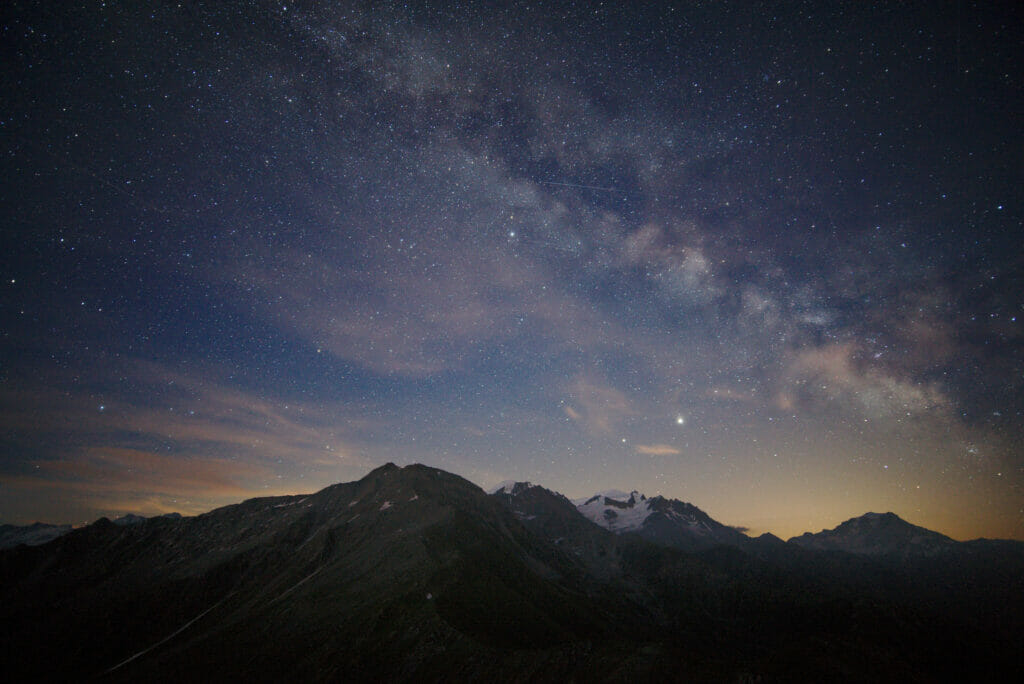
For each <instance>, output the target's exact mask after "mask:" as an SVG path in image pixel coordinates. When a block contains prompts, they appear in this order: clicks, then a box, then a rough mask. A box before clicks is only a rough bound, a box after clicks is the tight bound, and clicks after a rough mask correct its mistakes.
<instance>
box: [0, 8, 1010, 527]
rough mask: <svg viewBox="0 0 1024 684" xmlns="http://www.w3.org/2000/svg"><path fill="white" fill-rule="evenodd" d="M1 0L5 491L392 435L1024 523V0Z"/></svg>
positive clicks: (703, 500)
mask: <svg viewBox="0 0 1024 684" xmlns="http://www.w3.org/2000/svg"><path fill="white" fill-rule="evenodd" d="M439 5H447V3H431V4H428V5H426V6H422V7H420V6H417V5H415V4H414V5H412V6H404V7H402V8H390V9H376V8H371V7H370V6H369V5H361V4H358V5H357V4H355V3H328V4H325V6H323V7H319V8H315V9H311V8H309V7H306V6H304V5H301V4H296V5H295V6H292V5H290V4H288V5H287V6H286V5H285V4H278V3H263V2H251V3H212V4H211V5H209V6H201V5H193V4H192V3H183V4H182V5H175V4H173V3H146V2H138V3H117V2H107V3H99V2H96V3H89V4H86V5H82V6H71V5H70V4H68V3H61V4H60V5H59V6H58V5H50V4H47V3H25V2H13V3H5V6H4V8H3V9H2V10H0V18H2V30H3V44H4V48H3V51H4V58H3V61H2V67H0V75H2V82H0V83H2V88H3V92H4V93H6V95H5V97H4V98H2V101H0V136H2V137H0V140H2V153H3V154H2V159H0V164H2V177H3V183H2V185H0V207H2V211H0V217H2V220H3V223H4V229H3V233H2V234H3V237H2V245H0V277H2V278H3V283H2V289H0V364H2V365H0V374H2V375H0V407H2V414H0V449H2V451H0V520H2V521H4V522H15V523H27V522H31V521H32V520H35V519H43V520H46V521H51V522H75V523H81V522H85V521H89V520H92V519H95V518H96V517H98V516H100V515H118V514H123V513H126V512H134V513H140V514H147V515H151V514H154V513H159V512H165V511H171V510H175V511H181V512H183V513H197V512H201V511H204V510H208V509H209V508H212V507H214V506H216V505H221V504H225V503H229V502H234V501H237V500H240V499H242V498H245V497H249V496H258V495H262V494H278V493H289V492H306V491H312V490H315V489H317V488H320V487H322V486H325V485H327V484H330V483H333V482H337V481H342V480H352V479H356V478H358V477H360V476H361V475H363V474H364V473H365V472H366V471H367V470H369V469H370V468H371V467H373V466H375V465H378V464H381V463H384V462H386V461H394V462H397V463H400V464H405V463H412V462H423V463H427V464H430V465H433V466H436V467H440V468H443V469H446V470H450V471H453V472H456V473H459V474H462V475H463V476H465V477H467V478H469V479H471V480H473V481H475V482H477V483H479V484H481V485H482V486H488V485H492V484H496V483H497V482H499V481H501V480H505V479H508V478H513V479H518V480H531V481H534V482H538V483H540V484H543V485H545V486H547V487H549V488H551V489H555V490H558V491H561V492H563V493H565V494H567V495H569V496H583V495H586V494H589V493H592V492H594V491H597V490H601V489H607V488H611V487H617V488H619V489H626V490H629V489H639V490H641V491H645V492H647V493H648V494H651V495H653V494H655V493H661V494H663V495H665V496H669V497H674V498H679V499H683V500H686V501H690V502H693V503H695V504H696V505H698V506H700V507H702V508H703V509H705V510H706V511H708V513H710V514H711V515H712V516H713V517H715V518H716V519H718V520H721V521H722V522H725V523H728V524H733V525H737V526H743V527H747V528H749V529H750V531H751V533H760V532H764V531H772V532H774V533H776V534H778V535H780V536H784V537H785V536H790V535H793V534H797V533H800V532H803V531H807V530H811V531H816V530H818V529H821V528H823V527H832V526H834V525H835V524H837V523H838V522H841V521H842V520H845V519H846V518H849V517H852V516H855V515H860V514H862V513H864V512H865V511H868V510H874V511H879V512H884V511H894V512H896V513H898V514H899V515H900V516H902V517H904V518H906V519H908V520H910V521H912V522H914V523H916V524H919V525H923V526H926V527H931V528H933V529H937V530H939V531H941V532H944V533H946V534H950V535H952V536H955V537H958V538H968V537H977V536H1002V537H1015V538H1020V539H1024V503H1022V502H1024V454H1022V452H1021V447H1020V444H1021V443H1022V442H1024V439H1022V438H1024V419H1022V411H1024V401H1022V388H1024V344H1022V342H1024V318H1022V317H1024V250H1022V249H1021V245H1020V238H1019V233H1020V231H1021V222H1022V212H1021V204H1022V200H1024V191H1022V189H1021V188H1022V187H1024V173H1022V165H1021V163H1020V159H1021V156H1022V152H1024V150H1022V149H1021V147H1022V146H1021V143H1020V139H1021V138H1020V131H1021V130H1022V124H1024V121H1022V118H1021V112H1022V111H1024V96H1022V75H1021V71H1020V64H1022V63H1024V50H1022V49H1021V43H1020V38H1019V36H1020V30H1021V27H1022V15H1021V13H1020V10H1018V9H1017V8H1016V7H1015V5H1014V4H1013V3H1007V4H1005V5H1002V6H1000V5H998V4H997V3H980V4H979V5H974V4H970V3H959V4H957V5H956V6H954V5H952V4H951V5H950V6H949V7H945V6H944V7H943V8H940V9H935V8H934V7H933V6H931V5H930V4H928V5H920V6H909V5H903V4H900V5H896V4H893V5H890V6H885V5H879V6H869V5H868V4H867V3H854V4H847V5H835V6H831V7H823V6H820V5H819V4H818V3H809V4H799V3H792V4H785V5H784V6H781V7H777V6H774V5H771V4H769V5H766V6H764V7H757V8H754V7H752V6H751V5H750V4H749V3H738V4H735V5H730V4H726V3H713V4H711V5H710V6H708V7H703V8H702V7H691V6H689V5H688V4H686V5H681V6H680V7H677V8H675V9H671V8H668V7H665V6H663V5H662V4H658V7H657V8H649V9H647V10H636V9H632V8H628V7H607V6H600V5H597V4H588V3H582V4H577V5H576V6H575V7H563V6H560V5H546V6H544V7H539V8H538V7H534V8H524V7H520V8H516V9H511V10H507V11H503V12H499V11H495V10H493V9H492V8H486V7H478V6H475V5H461V6H460V7H459V8H458V9H451V8H448V7H443V6H441V7H439Z"/></svg>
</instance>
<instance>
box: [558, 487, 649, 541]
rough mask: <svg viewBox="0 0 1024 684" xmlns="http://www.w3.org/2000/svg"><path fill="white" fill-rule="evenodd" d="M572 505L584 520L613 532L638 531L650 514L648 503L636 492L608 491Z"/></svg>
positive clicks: (579, 500)
mask: <svg viewBox="0 0 1024 684" xmlns="http://www.w3.org/2000/svg"><path fill="white" fill-rule="evenodd" d="M573 503H574V504H576V509H577V510H578V511H579V512H580V513H582V514H583V515H584V516H585V517H586V518H588V519H590V520H592V521H594V522H595V523H597V524H598V525H600V526H601V527H605V528H607V529H609V530H612V531H614V532H629V531H631V530H637V529H640V527H641V526H642V525H643V524H644V521H645V520H647V518H648V516H650V515H651V512H652V511H651V503H650V501H649V500H648V499H647V497H646V496H644V495H643V494H641V493H640V492H638V491H636V490H633V491H631V492H629V493H626V492H623V491H621V490H618V489H609V490H607V491H603V492H598V493H597V494H594V495H593V496H591V497H587V498H583V499H576V500H575V501H573Z"/></svg>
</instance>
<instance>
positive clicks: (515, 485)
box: [487, 480, 537, 495]
mask: <svg viewBox="0 0 1024 684" xmlns="http://www.w3.org/2000/svg"><path fill="white" fill-rule="evenodd" d="M536 486H537V485H535V484H533V483H532V482H517V481H516V480H505V481H504V482H502V483H501V484H499V485H498V486H497V487H495V488H494V489H492V490H490V491H489V492H487V493H488V494H509V495H515V494H516V493H517V492H521V491H523V490H524V489H529V488H531V487H536Z"/></svg>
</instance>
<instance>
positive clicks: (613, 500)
mask: <svg viewBox="0 0 1024 684" xmlns="http://www.w3.org/2000/svg"><path fill="white" fill-rule="evenodd" d="M574 503H575V504H576V508H577V510H579V512H580V513H582V514H583V516H584V517H586V518H587V519H588V520H591V521H593V522H595V523H597V524H598V525H600V526H601V527H604V528H606V529H608V530H611V531H612V532H616V533H624V532H635V533H637V534H638V535H640V536H641V537H643V538H644V539H647V540H649V541H652V542H656V543H659V544H665V545H667V546H673V547H675V548H679V549H684V550H687V551H696V550H700V549H707V548H711V547H713V546H719V545H726V546H736V547H742V546H744V545H745V544H746V543H747V542H748V541H749V538H748V537H747V536H746V535H744V534H742V533H740V532H738V531H736V530H735V529H733V528H731V527H728V526H727V525H723V524H722V523H720V522H718V521H717V520H714V519H712V518H711V516H709V515H708V514H707V513H705V512H704V511H702V510H701V509H699V508H697V507H696V506H694V505H693V504H690V503H685V502H683V501H679V500H678V499H666V498H665V497H662V496H655V497H652V498H648V497H647V496H645V495H643V494H641V493H640V492H637V491H632V492H630V493H629V494H626V493H624V492H620V491H617V490H611V491H608V492H600V493H598V494H595V495H593V496H591V497H589V498H585V499H578V500H576V501H575V502H574Z"/></svg>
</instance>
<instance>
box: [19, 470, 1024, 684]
mask: <svg viewBox="0 0 1024 684" xmlns="http://www.w3.org/2000/svg"><path fill="white" fill-rule="evenodd" d="M626 502H628V498H627V499H626V501H620V503H626ZM635 505H636V500H634V506H635ZM660 507H664V509H660ZM650 508H651V509H652V511H653V513H651V514H650V515H654V514H659V513H663V511H668V513H664V515H665V517H666V518H668V519H670V520H677V519H676V518H675V517H674V516H672V515H670V514H669V513H671V512H672V511H676V513H677V514H678V515H679V516H680V517H683V515H684V513H686V512H687V510H685V509H684V510H683V511H678V510H677V509H674V508H673V507H672V505H671V503H668V504H662V503H660V502H656V503H654V505H651V506H650ZM690 513H691V514H692V515H691V517H690V518H689V519H688V522H686V523H685V524H686V525H690V524H691V522H692V521H697V524H698V525H700V523H701V522H706V521H704V520H703V518H701V517H700V516H698V515H697V514H696V513H692V511H690ZM709 520H710V519H709ZM677 521H678V520H677ZM712 522H713V521H712ZM904 524H905V523H904ZM840 527H842V526H840ZM706 529H717V528H716V527H715V525H711V524H708V525H707V528H706ZM872 529H873V528H872ZM896 529H900V528H899V526H898V525H897V526H896ZM888 531H889V527H888V526H885V525H882V526H880V527H879V533H880V534H882V533H887V532H888ZM734 532H735V531H734ZM736 534H739V533H738V532H736ZM859 534H860V536H858V537H857V538H858V539H861V540H862V541H863V544H862V546H863V547H864V548H874V547H873V546H871V544H869V543H868V541H864V540H867V539H868V538H869V537H870V536H871V533H870V530H862V532H861V533H859ZM891 536H892V535H889V537H891ZM889 537H885V538H886V539H889ZM665 541H667V543H655V542H652V541H651V540H649V539H645V538H644V537H643V536H641V535H640V534H632V533H624V534H615V533H612V532H610V531H609V530H608V529H605V528H604V527H602V526H600V525H598V524H595V523H594V522H592V521H591V520H589V519H587V517H585V516H584V515H583V514H581V512H580V510H579V509H578V508H577V507H576V505H574V504H573V503H572V502H571V501H569V500H568V499H566V498H565V497H564V496H562V495H560V494H557V493H555V492H551V491H549V490H546V489H544V488H543V487H537V486H532V485H526V484H523V483H520V484H515V485H508V486H506V487H503V488H501V489H499V490H498V491H496V492H495V493H493V494H492V495H490V496H489V495H487V494H485V493H484V492H483V491H482V490H480V489H479V488H478V487H476V486H475V485H473V484H472V483H470V482H468V481H466V480H464V479H462V478H460V477H458V476H456V475H452V474H450V473H446V472H443V471H440V470H436V469H433V468H428V467H425V466H408V467H405V468H398V467H396V466H394V465H391V464H389V465H386V466H383V467H381V468H378V469H376V470H374V471H373V472H371V473H370V474H368V475H367V476H366V477H364V478H363V479H362V480H359V481H358V482H350V483H344V484H338V485H334V486H331V487H328V488H326V489H324V490H322V491H320V492H317V493H315V494H310V495H304V496H285V497H270V498H261V499H252V500H249V501H245V502H243V503H240V504H237V505H233V506H227V507H224V508H221V509H217V510H214V511H211V512H209V513H206V514H204V515H200V516H196V517H191V518H172V517H159V518H150V519H145V520H133V521H132V524H123V525H116V524H114V523H112V522H110V521H109V520H107V519H105V518H103V519H100V520H99V521H97V522H96V523H94V524H93V525H90V526H88V527H85V528H82V529H77V530H74V531H71V532H69V533H67V534H65V535H63V536H61V537H59V538H57V539H54V540H53V541H51V542H49V543H47V544H43V545H40V546H34V547H29V546H25V545H21V546H18V547H17V548H13V549H8V550H5V551H3V552H0V625H2V627H0V629H2V630H3V631H2V633H0V644H2V647H3V653H2V656H3V657H2V658H0V677H2V678H3V680H4V681H28V680H45V681H54V680H65V681H66V680H81V679H99V680H101V681H211V680H214V681H280V680H289V681H442V680H443V681H453V680H454V681H462V680H483V679H489V680H495V681H570V680H576V681H583V680H586V681H623V680H635V679H642V680H652V679H665V680H670V681H677V680H680V679H682V680H695V681H736V680H739V681H794V680H797V681H810V680H814V681H866V680H873V681H878V680H889V681H892V680H900V681H938V680H950V679H952V680H964V679H977V678H982V679H986V680H993V679H995V680H998V679H999V678H1000V677H1004V676H1005V675H1006V673H1009V672H1012V671H1013V670H1012V669H1011V668H1012V667H1013V666H1015V664H1016V663H1017V659H1018V657H1019V656H1018V653H1019V652H1020V646H1021V634H1022V626H1024V624H1022V619H1021V615H1022V614H1024V611H1022V610H1021V608H1024V599H1022V597H1024V591H1022V590H1024V587H1022V586H1021V583H1022V580H1021V577H1024V572H1022V570H1024V551H1022V547H1024V544H1019V543H1016V542H1000V541H987V540H979V541H977V542H969V543H965V544H958V543H956V542H952V544H953V546H952V550H951V551H950V552H948V553H944V554H942V556H941V562H936V559H937V558H938V557H935V556H931V555H906V554H904V555H899V554H896V555H893V554H891V553H883V554H870V555H865V554H856V553H849V552H847V551H844V550H839V551H821V550H817V549H815V548H803V547H801V546H800V545H798V544H796V543H783V542H781V540H778V539H776V538H772V537H770V536H763V537H761V538H758V539H749V540H747V542H744V543H743V544H741V545H736V544H730V543H729V542H728V539H727V540H726V541H725V543H722V544H716V545H702V546H701V547H700V548H697V549H694V548H691V549H690V550H683V549H682V548H678V547H677V546H673V545H672V544H673V543H674V541H673V540H672V539H666V540H665ZM887 543H888V542H887ZM908 543H911V544H913V543H914V542H913V541H912V540H911V541H909V542H908ZM865 545H866V546H865ZM858 548H860V547H858Z"/></svg>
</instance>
